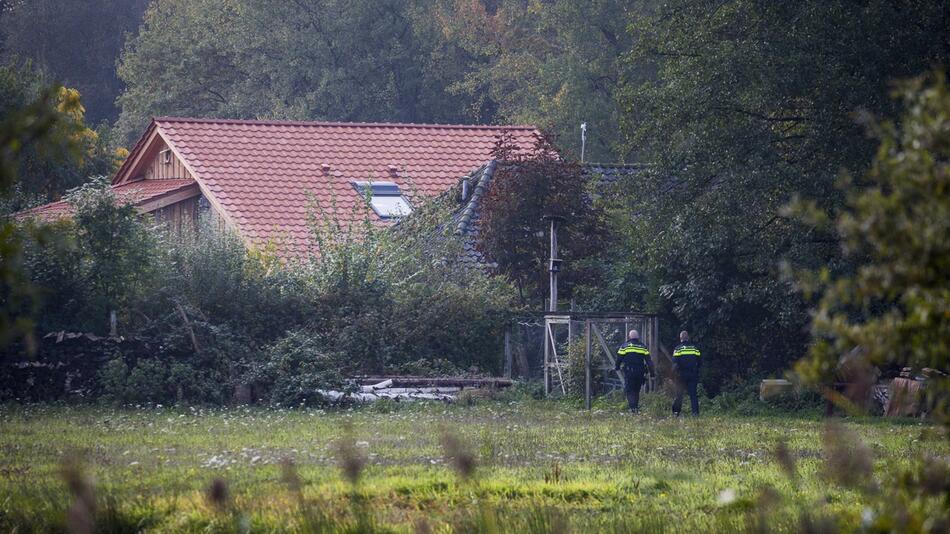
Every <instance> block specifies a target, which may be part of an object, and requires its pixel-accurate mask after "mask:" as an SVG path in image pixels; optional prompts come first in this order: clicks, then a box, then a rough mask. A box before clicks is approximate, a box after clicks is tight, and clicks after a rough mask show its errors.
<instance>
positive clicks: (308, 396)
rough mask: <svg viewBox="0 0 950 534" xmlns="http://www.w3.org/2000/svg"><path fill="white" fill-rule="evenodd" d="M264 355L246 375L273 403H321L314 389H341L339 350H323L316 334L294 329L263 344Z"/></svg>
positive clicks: (341, 360)
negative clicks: (264, 345) (336, 351)
mask: <svg viewBox="0 0 950 534" xmlns="http://www.w3.org/2000/svg"><path fill="white" fill-rule="evenodd" d="M263 352H264V359H263V360H262V361H261V362H260V363H259V364H255V365H252V366H251V367H250V369H249V371H248V373H247V375H246V378H247V380H248V381H249V382H251V383H253V384H254V385H255V387H257V388H260V391H261V392H262V393H263V397H264V399H265V400H266V401H267V402H268V403H270V404H273V405H279V406H298V405H313V404H321V403H322V402H323V397H321V396H320V395H319V394H318V393H317V390H318V389H342V388H343V375H342V374H341V369H345V368H346V365H345V358H344V355H343V354H339V353H327V352H326V349H325V347H324V344H323V342H322V341H321V340H320V339H319V336H315V335H313V334H312V333H310V332H305V331H294V332H289V333H288V334H287V335H286V336H284V337H283V338H281V339H280V340H278V341H277V342H275V343H274V344H273V345H270V346H268V347H265V348H264V351H263Z"/></svg>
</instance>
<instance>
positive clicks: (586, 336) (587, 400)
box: [584, 319, 591, 410]
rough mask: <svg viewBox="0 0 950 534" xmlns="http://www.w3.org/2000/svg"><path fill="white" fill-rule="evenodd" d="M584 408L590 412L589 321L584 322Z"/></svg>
mask: <svg viewBox="0 0 950 534" xmlns="http://www.w3.org/2000/svg"><path fill="white" fill-rule="evenodd" d="M584 344H585V351H584V407H585V408H587V409H588V410H590V404H591V402H590V401H591V399H590V397H591V391H590V389H591V388H590V386H591V384H590V319H587V320H585V321H584Z"/></svg>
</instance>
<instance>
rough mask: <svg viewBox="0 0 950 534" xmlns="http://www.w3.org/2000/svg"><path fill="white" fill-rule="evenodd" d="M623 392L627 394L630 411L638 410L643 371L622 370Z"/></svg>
mask: <svg viewBox="0 0 950 534" xmlns="http://www.w3.org/2000/svg"><path fill="white" fill-rule="evenodd" d="M623 378H624V385H623V392H624V394H625V395H626V396H627V405H628V406H630V411H631V412H636V411H639V410H640V388H641V387H643V371H639V372H637V371H631V370H630V369H624V370H623Z"/></svg>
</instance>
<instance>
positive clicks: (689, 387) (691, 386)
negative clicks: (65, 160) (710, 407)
mask: <svg viewBox="0 0 950 534" xmlns="http://www.w3.org/2000/svg"><path fill="white" fill-rule="evenodd" d="M698 386H699V377H692V376H688V377H681V378H680V379H679V380H677V381H676V398H675V399H674V400H673V413H674V414H675V415H679V414H680V410H681V409H682V408H683V393H689V404H690V408H692V410H693V415H699V395H698V394H697V392H696V388H697V387H698Z"/></svg>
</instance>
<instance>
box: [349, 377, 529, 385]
mask: <svg viewBox="0 0 950 534" xmlns="http://www.w3.org/2000/svg"><path fill="white" fill-rule="evenodd" d="M353 380H354V381H355V382H356V383H358V384H367V385H368V384H378V383H380V382H382V381H384V380H392V386H391V387H394V388H411V387H495V388H504V387H509V386H511V385H512V384H513V383H514V382H513V381H512V380H509V379H506V378H464V377H425V376H358V377H354V378H353Z"/></svg>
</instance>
